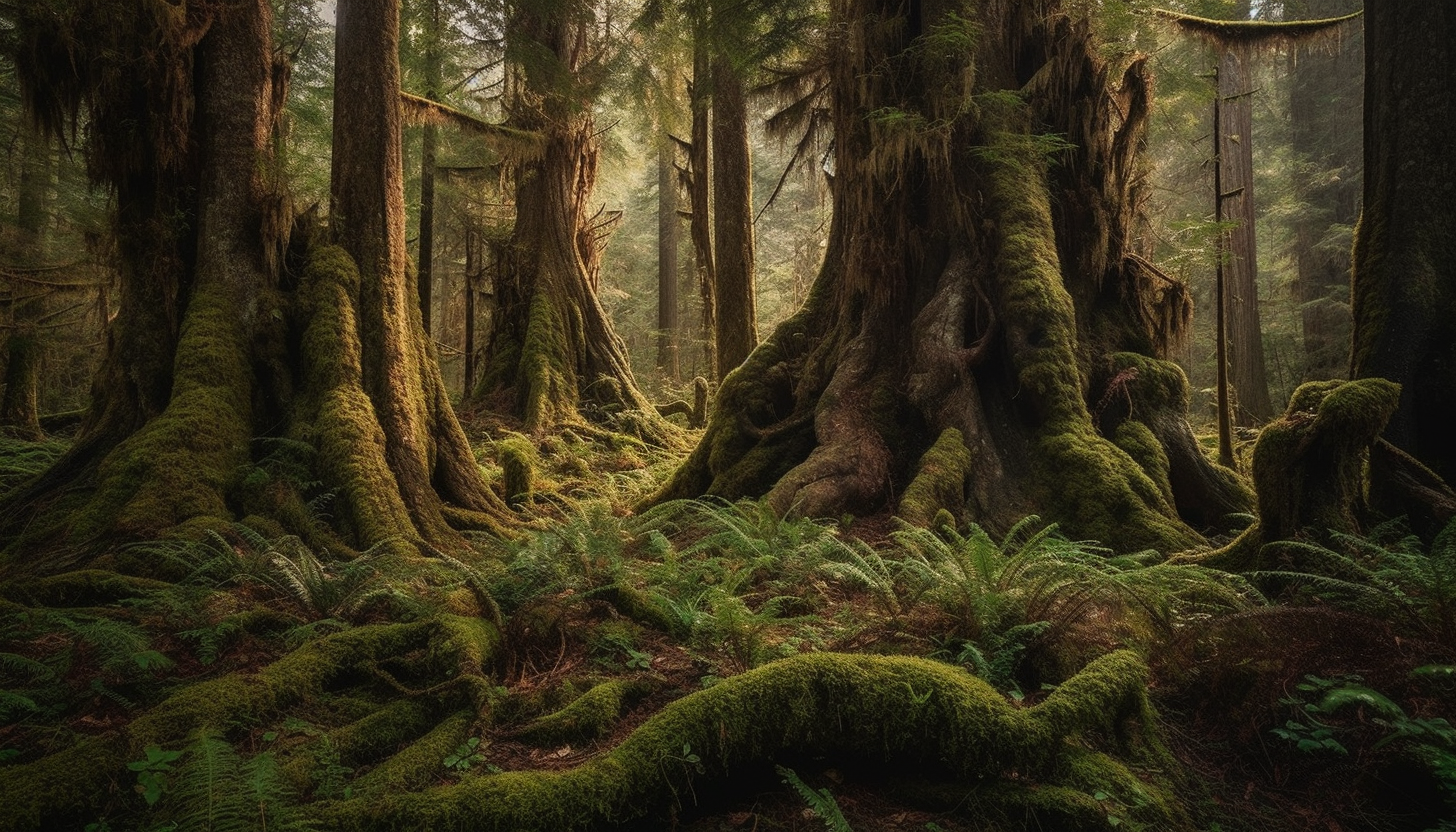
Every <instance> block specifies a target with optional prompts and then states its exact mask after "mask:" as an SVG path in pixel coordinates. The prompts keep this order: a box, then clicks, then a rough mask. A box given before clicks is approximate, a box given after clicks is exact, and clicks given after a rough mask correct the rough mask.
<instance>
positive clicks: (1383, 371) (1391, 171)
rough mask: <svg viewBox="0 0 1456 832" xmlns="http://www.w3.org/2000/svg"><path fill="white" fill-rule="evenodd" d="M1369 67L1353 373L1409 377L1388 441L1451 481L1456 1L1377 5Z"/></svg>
mask: <svg viewBox="0 0 1456 832" xmlns="http://www.w3.org/2000/svg"><path fill="white" fill-rule="evenodd" d="M1365 66H1366V77H1365V207H1364V213H1363V215H1362V216H1361V220H1360V225H1359V228H1358V229H1357V231H1356V237H1355V249H1354V294H1353V315H1354V321H1355V338H1354V353H1353V356H1352V361H1351V373H1352V375H1353V376H1354V377H1355V378H1370V377H1379V378H1386V379H1390V380H1391V381H1394V382H1397V383H1399V384H1400V385H1401V397H1400V406H1399V407H1398V408H1397V409H1396V411H1395V415H1394V416H1392V417H1391V420H1390V424H1389V425H1388V426H1387V427H1386V431H1385V438H1386V439H1388V440H1389V441H1390V442H1391V443H1393V444H1394V445H1396V446H1397V447H1398V448H1400V449H1402V450H1404V451H1406V452H1407V453H1409V454H1411V455H1412V456H1414V457H1415V458H1416V459H1418V460H1420V461H1421V462H1422V463H1424V464H1425V465H1426V466H1428V467H1429V468H1430V469H1431V470H1432V471H1434V472H1435V473H1436V474H1438V475H1440V476H1442V477H1444V478H1445V479H1447V480H1450V479H1451V478H1452V477H1453V476H1456V432H1453V431H1452V429H1451V414H1452V413H1456V328H1453V327H1456V235H1453V234H1452V233H1451V229H1452V228H1453V227H1456V157H1453V156H1452V154H1451V152H1450V149H1449V147H1448V145H1449V143H1450V137H1451V135H1452V133H1453V131H1456V87H1453V85H1452V84H1451V83H1450V80H1451V78H1452V77H1453V76H1456V8H1453V7H1452V6H1451V5H1450V4H1449V3H1442V2H1437V1H1436V0H1418V2H1410V3H1393V2H1388V0H1386V1H1385V2H1370V3H1367V4H1366V12H1365ZM1377 485H1378V484H1377Z"/></svg>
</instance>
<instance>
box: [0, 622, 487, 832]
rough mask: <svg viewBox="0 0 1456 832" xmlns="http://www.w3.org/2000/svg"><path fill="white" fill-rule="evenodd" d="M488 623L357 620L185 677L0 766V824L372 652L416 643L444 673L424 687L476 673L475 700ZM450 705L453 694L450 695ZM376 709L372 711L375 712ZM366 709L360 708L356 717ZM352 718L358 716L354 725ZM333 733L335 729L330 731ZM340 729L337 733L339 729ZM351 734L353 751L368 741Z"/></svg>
mask: <svg viewBox="0 0 1456 832" xmlns="http://www.w3.org/2000/svg"><path fill="white" fill-rule="evenodd" d="M499 641H500V636H499V633H498V631H497V630H496V629H495V627H494V626H492V625H491V624H489V623H488V622H485V621H483V620H481V619H469V618H458V617H454V616H439V617H436V618H433V619H429V620H426V621H421V622H417V623H411V624H381V625H373V626H366V627H358V628H355V629H352V630H346V631H344V632H341V633H335V634H333V635H330V636H326V637H324V638H321V639H319V640H317V641H313V642H310V643H308V644H305V645H304V646H302V647H300V648H298V649H297V650H294V651H293V652H292V653H289V654H288V655H286V656H284V657H283V658H281V659H279V660H278V661H276V662H273V663H272V664H270V665H268V666H266V667H264V668H263V669H262V670H260V671H258V672H256V673H243V672H239V673H233V674H230V675H227V676H223V677H221V678H218V679H212V680H209V681H205V682H199V683H197V684H193V685H190V686H188V687H185V688H183V689H182V690H181V691H179V692H177V693H176V694H174V695H172V696H171V697H169V698H168V699H166V700H164V701H162V702H161V703H159V704H158V705H156V706H155V707H153V708H152V709H151V710H149V711H148V712H146V713H145V714H143V715H142V716H140V717H138V718H137V719H135V720H133V721H132V722H131V723H130V724H129V725H128V726H127V727H126V728H125V729H124V730H123V731H122V732H120V733H118V734H112V735H107V736H99V737H88V738H85V739H82V740H81V741H79V742H77V743H76V744H75V745H73V746H72V747H70V748H68V749H66V750H64V751H60V752H58V753H55V754H52V755H50V756H47V757H44V758H42V759H40V760H37V761H35V762H32V763H27V764H22V765H15V766H7V767H4V768H0V795H4V796H5V799H4V800H3V801H0V830H5V831H6V832H8V831H9V830H28V829H54V828H63V827H64V826H65V824H66V822H67V821H72V820H75V819H76V818H78V817H80V816H82V815H83V813H85V812H87V811H89V810H93V809H95V808H96V807H97V806H98V805H99V803H100V802H101V801H103V800H105V799H106V793H107V791H108V789H107V784H108V782H110V781H111V780H112V779H114V778H117V777H119V776H120V775H121V774H122V773H123V772H124V771H125V768H126V764H127V763H128V762H129V761H131V760H136V759H139V758H142V757H143V756H144V750H145V749H146V748H147V747H148V746H153V745H157V746H167V745H176V744H179V743H182V742H185V741H187V740H188V739H189V738H190V737H192V736H193V735H194V733H195V732H197V731H199V730H223V731H226V730H230V729H234V728H237V727H251V726H255V725H259V724H262V723H263V722H264V721H265V720H267V719H269V718H271V717H273V716H275V715H277V714H279V713H282V712H283V711H285V710H286V709H287V708H289V707H291V706H293V705H295V704H297V703H299V702H301V701H303V700H306V699H309V698H312V697H316V696H318V695H319V694H320V693H321V692H323V691H324V690H325V689H326V688H328V686H330V685H332V684H334V683H335V682H336V681H337V680H339V679H340V678H342V677H344V676H345V675H347V674H351V673H354V674H359V673H367V672H369V671H370V670H371V669H372V668H377V666H378V664H379V662H381V661H383V660H386V659H390V658H394V657H399V656H404V655H406V654H408V653H410V652H412V651H416V650H419V649H420V648H426V649H425V651H424V658H423V659H422V660H423V661H424V662H426V663H427V664H430V665H431V669H433V670H434V673H433V674H432V675H433V676H438V677H441V678H445V679H447V682H445V683H442V685H439V686H436V688H435V689H430V690H425V691H415V692H413V693H415V694H417V695H419V696H421V697H424V696H426V695H432V694H435V693H443V692H446V691H445V689H444V688H445V685H450V688H449V691H448V692H449V693H451V694H453V693H456V692H457V687H458V686H456V685H453V684H451V683H452V682H454V681H455V680H464V681H465V682H466V683H469V682H471V681H478V682H480V683H481V684H479V685H477V686H476V688H477V689H470V688H468V687H467V688H465V689H464V691H463V693H464V694H465V696H464V697H461V698H464V699H466V700H467V701H468V702H469V703H470V704H471V705H472V706H473V707H474V708H475V709H477V710H478V709H479V708H480V707H481V706H482V704H483V703H482V702H479V701H474V700H480V699H481V697H483V696H484V695H485V692H486V690H488V687H489V686H488V685H485V684H484V676H483V665H484V664H485V663H486V662H487V661H489V660H490V658H491V657H492V654H493V653H494V652H495V650H496V649H497V648H498V646H499ZM457 707H458V704H457ZM383 718H387V715H386V716H376V717H374V718H373V719H375V720H378V719H383ZM366 719H370V717H366ZM360 727H361V728H363V727H365V726H360ZM336 733H338V732H336ZM340 736H342V734H340ZM363 745H364V743H362V742H361V743H360V746H361V747H360V753H361V754H364V755H367V754H368V753H369V749H367V748H363Z"/></svg>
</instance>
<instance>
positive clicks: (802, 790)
mask: <svg viewBox="0 0 1456 832" xmlns="http://www.w3.org/2000/svg"><path fill="white" fill-rule="evenodd" d="M774 770H775V771H777V772H778V773H779V776H780V777H782V778H783V779H784V782H785V783H787V784H788V785H790V786H793V787H794V791H796V792H798V793H799V796H800V797H802V798H803V799H804V802H805V803H806V804H808V806H809V810H810V811H812V812H813V813H814V816H815V817H817V818H819V819H820V820H821V821H823V822H824V828H825V829H828V830H830V832H854V830H853V828H852V827H851V826H850V825H849V820H848V819H846V818H845V817H844V812H843V811H841V810H840V808H839V803H838V802H837V801H836V800H835V799H834V795H832V794H830V793H829V790H828V789H816V788H814V787H812V786H810V785H809V784H808V783H805V782H804V781H803V780H802V779H800V777H799V775H798V774H796V773H794V770H793V769H791V768H788V767H786V766H774Z"/></svg>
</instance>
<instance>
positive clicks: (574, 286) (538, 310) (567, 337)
mask: <svg viewBox="0 0 1456 832" xmlns="http://www.w3.org/2000/svg"><path fill="white" fill-rule="evenodd" d="M599 27H600V24H599V22H598V21H597V20H596V19H595V17H594V15H593V14H592V13H591V9H590V7H588V6H584V5H582V4H580V3H575V2H566V3H558V4H551V5H548V6H545V7H537V6H535V5H532V4H524V3H523V4H519V5H516V6H514V7H513V8H512V18H511V22H510V24H509V28H508V34H507V51H508V58H509V59H510V60H511V61H512V63H513V64H514V65H515V67H516V69H515V71H516V72H518V73H519V77H518V79H517V80H516V82H515V84H514V90H513V97H512V100H511V101H510V102H509V104H508V107H509V109H510V121H511V123H512V125H513V126H514V127H515V128H517V129H519V130H523V131H526V132H529V133H533V134H535V135H537V136H539V137H540V151H539V153H538V154H535V155H532V156H531V157H529V158H525V159H522V160H521V161H520V163H519V164H518V165H517V166H516V170H515V179H516V193H515V209H516V220H515V227H514V231H513V234H512V240H511V244H510V247H509V251H508V254H509V256H508V258H507V262H506V263H503V264H502V265H501V268H500V272H499V275H498V277H497V285H496V298H497V305H496V322H495V325H494V326H493V327H492V330H491V340H490V346H489V350H488V352H489V358H488V363H487V366H486V370H485V375H484V377H483V378H482V380H481V384H480V387H479V388H478V392H479V394H481V395H484V396H486V397H487V399H488V400H489V401H491V402H493V403H495V404H496V405H497V406H498V407H500V408H501V409H502V410H504V411H506V412H509V413H512V414H514V415H516V416H518V417H519V418H521V419H522V420H523V421H524V422H525V425H526V427H527V429H529V430H531V431H543V430H547V429H550V428H552V427H553V426H556V425H559V424H564V423H583V422H584V421H586V415H587V413H590V414H591V415H592V416H593V417H595V420H596V421H601V420H602V419H604V418H606V417H608V416H609V415H611V414H616V413H622V412H624V411H626V412H631V413H635V414H638V417H637V418H636V419H635V423H634V424H633V425H631V426H628V427H629V428H630V429H631V430H634V431H635V432H639V433H642V434H644V435H646V436H648V437H651V438H661V436H662V435H663V430H664V423H663V422H662V421H661V420H660V419H659V418H658V417H657V415H656V411H655V410H653V409H652V406H651V405H650V404H649V403H648V402H647V400H646V398H645V397H644V396H643V395H642V393H641V391H640V390H638V388H637V383H636V381H635V379H634V377H633V375H632V369H631V366H630V364H629V363H628V360H627V354H626V348H625V346H624V345H623V344H622V341H621V339H620V338H618V337H617V334H616V333H615V332H614V331H613V329H612V325H611V322H610V321H609V320H608V318H607V315H606V312H605V311H604V310H603V308H602V305H601V303H600V301H599V300H598V298H597V293H596V289H597V281H598V278H599V275H598V270H599V269H598V265H599V249H598V242H599V239H598V235H599V231H600V229H598V228H597V227H595V226H594V225H593V224H592V223H591V221H590V219H589V216H588V205H589V200H590V198H591V191H592V186H593V184H594V182H595V180H596V171H597V154H598V147H597V136H596V128H595V126H594V119H593V117H592V110H591V107H592V104H593V102H594V100H595V98H596V95H597V92H598V90H599V89H600V85H601V83H602V81H603V80H604V68H605V66H606V64H607V61H606V56H605V55H604V54H603V49H604V48H605V47H604V44H603V39H604V37H605V35H604V34H603V33H602V32H601V31H600V29H599ZM584 411H585V412H584Z"/></svg>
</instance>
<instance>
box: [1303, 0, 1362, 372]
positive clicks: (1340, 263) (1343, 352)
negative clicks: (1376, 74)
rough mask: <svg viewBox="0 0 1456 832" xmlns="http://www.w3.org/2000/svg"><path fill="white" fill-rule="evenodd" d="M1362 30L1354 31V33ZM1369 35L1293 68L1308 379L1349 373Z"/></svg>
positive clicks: (1321, 0) (1312, 10)
mask: <svg viewBox="0 0 1456 832" xmlns="http://www.w3.org/2000/svg"><path fill="white" fill-rule="evenodd" d="M1361 5H1362V4H1361V3H1360V1H1359V0H1300V1H1299V2H1294V0H1286V2H1285V3H1284V17H1285V19H1286V20H1288V19H1293V18H1324V17H1333V16H1335V15H1344V14H1350V13H1352V12H1355V11H1358V10H1359V9H1360V6H1361ZM1354 28H1355V27H1353V26H1352V27H1351V29H1354ZM1363 56H1364V35H1363V31H1351V32H1349V33H1348V34H1347V35H1346V37H1345V39H1344V40H1343V41H1342V42H1341V43H1340V44H1339V46H1338V48H1336V49H1321V48H1319V47H1315V48H1312V49H1300V50H1298V51H1297V52H1296V54H1295V56H1294V57H1293V58H1292V66H1291V67H1290V75H1291V79H1290V89H1289V121H1290V130H1291V142H1292V148H1293V150H1294V153H1295V157H1296V158H1295V167H1294V168H1293V176H1294V177H1295V179H1296V182H1295V186H1296V189H1297V192H1298V194H1299V197H1300V203H1301V210H1300V211H1299V213H1298V214H1297V215H1296V217H1295V218H1294V226H1295V228H1294V250H1293V255H1294V259H1295V265H1296V268H1297V269H1298V275H1297V277H1296V278H1295V293H1296V299H1297V300H1298V301H1299V304H1300V317H1301V324H1302V328H1303V338H1304V379H1305V380H1307V381H1309V380H1317V379H1327V378H1339V377H1343V376H1344V375H1345V374H1346V373H1348V372H1349V343H1350V308H1349V303H1350V232H1351V231H1352V229H1353V228H1354V225H1355V221H1356V220H1357V219H1358V218H1359V214H1360V183H1361V175H1360V171H1361V167H1360V165H1361V158H1360V153H1361V123H1360V122H1361V118H1362V107H1361V105H1360V101H1361V96H1362V95H1363V84H1362V78H1363V73H1362V71H1361V69H1362V67H1361V61H1362V59H1363Z"/></svg>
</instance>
